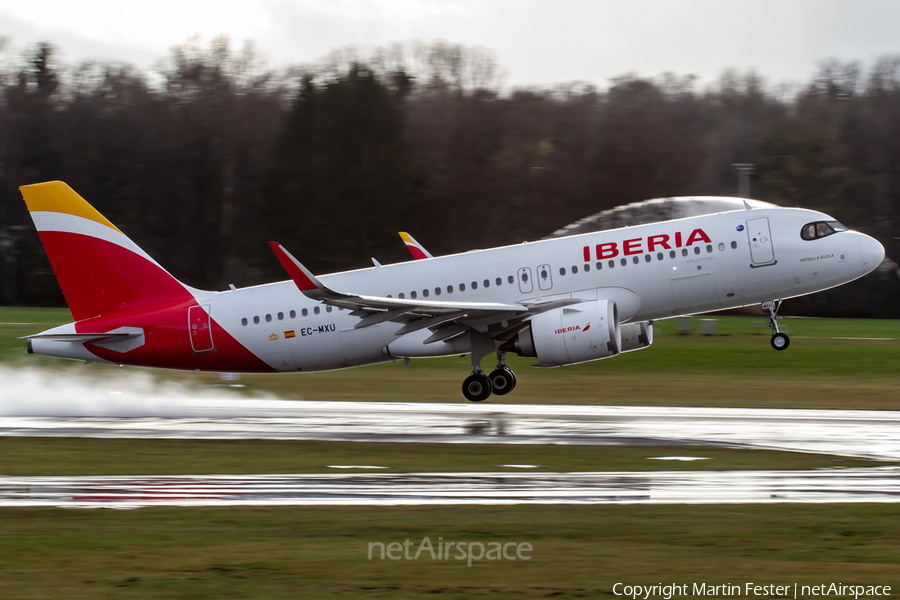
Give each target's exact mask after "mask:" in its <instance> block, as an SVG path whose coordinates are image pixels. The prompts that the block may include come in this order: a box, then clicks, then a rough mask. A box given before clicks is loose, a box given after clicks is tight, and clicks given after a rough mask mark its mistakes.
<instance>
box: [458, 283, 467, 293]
mask: <svg viewBox="0 0 900 600" xmlns="http://www.w3.org/2000/svg"><path fill="white" fill-rule="evenodd" d="M459 291H461V292H464V291H466V284H464V283H461V284H459Z"/></svg>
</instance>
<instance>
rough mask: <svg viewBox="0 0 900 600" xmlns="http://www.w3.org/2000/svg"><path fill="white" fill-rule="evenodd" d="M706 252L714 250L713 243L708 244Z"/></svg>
mask: <svg viewBox="0 0 900 600" xmlns="http://www.w3.org/2000/svg"><path fill="white" fill-rule="evenodd" d="M706 252H707V253H709V252H712V244H707V245H706Z"/></svg>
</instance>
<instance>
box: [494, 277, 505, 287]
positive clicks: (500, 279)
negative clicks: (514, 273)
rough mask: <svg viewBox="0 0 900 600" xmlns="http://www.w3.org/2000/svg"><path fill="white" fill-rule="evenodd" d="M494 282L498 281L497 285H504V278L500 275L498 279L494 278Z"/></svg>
mask: <svg viewBox="0 0 900 600" xmlns="http://www.w3.org/2000/svg"><path fill="white" fill-rule="evenodd" d="M494 283H496V284H497V285H503V279H502V278H500V277H498V278H497V279H495V280H494Z"/></svg>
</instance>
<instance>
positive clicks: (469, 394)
mask: <svg viewBox="0 0 900 600" xmlns="http://www.w3.org/2000/svg"><path fill="white" fill-rule="evenodd" d="M492 389H493V388H492V387H491V380H490V379H489V378H488V376H487V375H485V374H484V372H483V371H479V372H477V373H472V374H471V375H469V376H468V377H466V380H465V381H463V385H462V392H463V396H465V397H466V400H469V401H470V402H481V401H482V400H487V397H488V396H490V395H491V391H492Z"/></svg>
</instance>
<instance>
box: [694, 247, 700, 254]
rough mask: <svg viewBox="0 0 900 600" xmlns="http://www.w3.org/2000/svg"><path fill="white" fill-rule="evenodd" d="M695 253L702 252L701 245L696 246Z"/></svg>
mask: <svg viewBox="0 0 900 600" xmlns="http://www.w3.org/2000/svg"><path fill="white" fill-rule="evenodd" d="M694 254H700V246H694Z"/></svg>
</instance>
